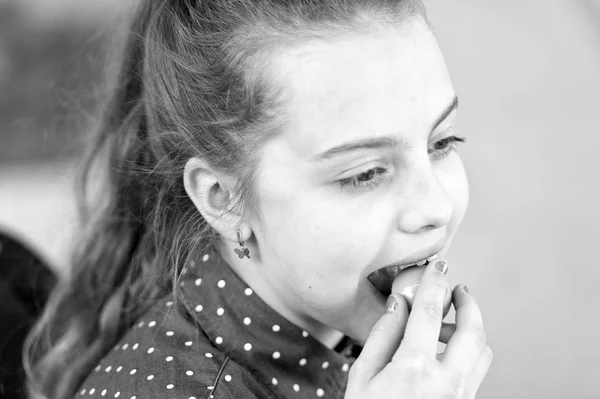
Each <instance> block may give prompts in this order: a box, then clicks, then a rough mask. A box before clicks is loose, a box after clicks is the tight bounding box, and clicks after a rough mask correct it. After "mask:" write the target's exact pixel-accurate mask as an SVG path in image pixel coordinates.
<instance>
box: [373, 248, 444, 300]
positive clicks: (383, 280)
mask: <svg viewBox="0 0 600 399" xmlns="http://www.w3.org/2000/svg"><path fill="white" fill-rule="evenodd" d="M436 257H437V254H435V255H433V256H431V257H429V258H427V259H423V260H421V261H419V262H416V263H412V264H408V265H393V266H387V267H384V268H381V269H379V270H375V271H374V272H373V273H371V274H369V275H368V276H367V280H369V282H370V283H371V284H372V285H373V287H375V288H376V289H377V291H379V292H380V293H381V294H382V295H383V296H385V297H387V296H389V295H390V294H391V293H392V284H393V283H394V279H395V278H396V276H397V275H398V274H399V273H400V272H401V271H402V270H404V269H408V268H409V267H419V266H427V265H428V264H429V263H430V262H432V261H433V260H434V259H435V258H436Z"/></svg>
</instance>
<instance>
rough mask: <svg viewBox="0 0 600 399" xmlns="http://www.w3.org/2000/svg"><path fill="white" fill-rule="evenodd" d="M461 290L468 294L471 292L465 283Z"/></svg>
mask: <svg viewBox="0 0 600 399" xmlns="http://www.w3.org/2000/svg"><path fill="white" fill-rule="evenodd" d="M463 290H465V292H466V293H467V294H470V293H471V290H470V289H469V287H467V286H466V285H465V286H464V287H463Z"/></svg>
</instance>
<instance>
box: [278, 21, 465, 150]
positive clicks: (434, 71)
mask: <svg viewBox="0 0 600 399" xmlns="http://www.w3.org/2000/svg"><path fill="white" fill-rule="evenodd" d="M272 65H273V67H274V71H273V74H274V76H275V79H276V82H277V84H279V85H281V87H282V89H283V95H284V97H285V104H286V113H287V118H286V119H287V121H288V126H287V129H286V132H285V133H284V134H287V135H291V136H301V137H295V139H297V140H300V142H297V143H295V144H296V145H298V146H303V147H312V145H311V141H315V140H317V141H318V142H319V143H326V142H327V141H336V142H337V141H339V139H340V138H341V137H340V135H343V136H344V138H347V139H352V138H358V139H359V138H364V137H365V136H372V135H373V134H381V135H385V134H389V133H391V132H400V131H401V130H410V131H415V130H420V129H422V128H425V126H426V125H427V124H428V123H429V124H430V123H432V120H434V119H435V118H436V117H437V116H438V115H439V113H440V112H441V110H442V109H443V108H444V107H445V106H446V105H447V104H448V102H449V101H450V100H451V99H452V97H453V96H454V91H453V88H452V84H451V82H450V78H449V76H448V73H447V69H446V66H445V63H444V60H443V56H442V54H441V51H440V49H439V47H438V45H437V42H436V40H435V37H434V35H433V34H432V33H431V31H430V30H429V28H428V27H427V26H425V25H424V24H423V23H422V22H419V21H415V22H410V23H404V24H402V25H401V26H398V27H383V26H380V25H377V26H372V27H370V28H369V29H365V30H364V31H357V32H349V33H346V34H342V35H338V36H334V37H332V38H328V39H327V40H323V39H321V40H316V39H315V40H312V41H309V42H305V43H304V44H302V45H299V46H295V47H293V48H290V49H286V50H285V51H283V52H281V53H280V54H278V55H277V56H276V57H275V59H274V62H273V64H272ZM290 138H293V137H290ZM313 144H314V143H313ZM305 150H307V151H308V150H310V148H305Z"/></svg>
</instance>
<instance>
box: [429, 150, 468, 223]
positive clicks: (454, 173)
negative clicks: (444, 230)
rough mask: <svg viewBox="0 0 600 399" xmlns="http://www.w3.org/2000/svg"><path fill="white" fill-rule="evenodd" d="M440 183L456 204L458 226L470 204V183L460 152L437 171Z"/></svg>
mask: <svg viewBox="0 0 600 399" xmlns="http://www.w3.org/2000/svg"><path fill="white" fill-rule="evenodd" d="M436 174H437V176H438V179H439V180H440V183H441V184H442V186H443V188H444V190H445V191H446V193H447V194H448V196H449V197H450V199H451V200H452V202H453V204H454V216H453V220H452V222H451V223H452V224H453V225H454V226H453V227H456V226H457V225H458V224H460V222H461V221H462V219H463V218H464V216H465V213H466V211H467V207H468V205H469V183H468V180H467V174H466V171H465V168H464V165H463V163H462V160H461V158H460V156H458V154H456V155H455V156H453V157H450V158H449V159H448V160H447V162H446V163H445V164H444V167H443V168H440V170H439V171H437V172H436Z"/></svg>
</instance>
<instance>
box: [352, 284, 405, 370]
mask: <svg viewBox="0 0 600 399" xmlns="http://www.w3.org/2000/svg"><path fill="white" fill-rule="evenodd" d="M408 313H409V310H408V304H407V303H406V300H405V299H404V297H403V296H402V295H399V294H391V295H390V296H389V297H388V300H387V303H386V312H385V313H384V314H383V316H381V318H380V319H379V320H378V321H377V323H375V325H374V326H373V328H372V329H371V332H370V334H369V337H368V338H367V341H366V342H365V345H364V347H363V350H362V351H361V353H360V356H359V357H358V359H356V362H354V366H353V367H356V368H359V369H360V372H361V378H366V379H369V380H370V379H371V378H372V377H374V376H375V375H377V374H378V373H379V372H380V371H381V370H382V369H383V368H384V367H385V366H386V365H387V364H388V363H389V362H390V360H391V359H392V356H393V355H394V353H395V352H396V351H397V350H398V347H399V346H400V341H402V337H404V330H405V329H406V323H407V320H408Z"/></svg>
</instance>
